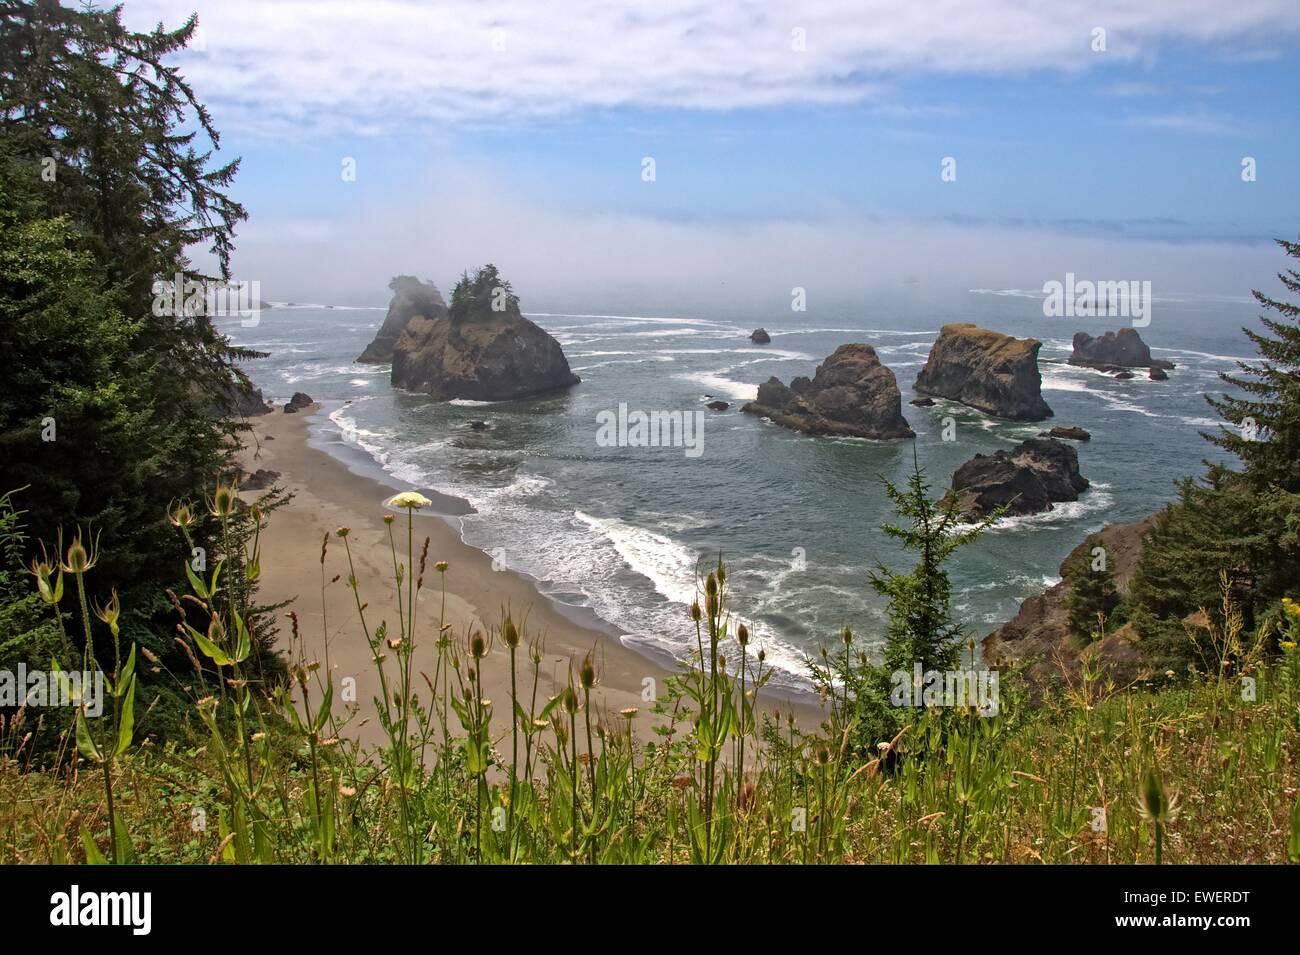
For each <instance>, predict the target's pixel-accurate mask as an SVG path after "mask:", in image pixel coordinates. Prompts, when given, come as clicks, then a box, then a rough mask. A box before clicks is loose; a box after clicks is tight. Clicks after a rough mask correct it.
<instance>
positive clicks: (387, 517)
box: [384, 514, 393, 524]
mask: <svg viewBox="0 0 1300 955" xmlns="http://www.w3.org/2000/svg"><path fill="white" fill-rule="evenodd" d="M384 523H385V524H391V523H393V515H392V514H385V515H384Z"/></svg>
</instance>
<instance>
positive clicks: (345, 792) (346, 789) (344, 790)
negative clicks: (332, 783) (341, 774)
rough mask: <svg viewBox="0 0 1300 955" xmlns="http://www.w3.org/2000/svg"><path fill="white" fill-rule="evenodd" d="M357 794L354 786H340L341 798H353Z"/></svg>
mask: <svg viewBox="0 0 1300 955" xmlns="http://www.w3.org/2000/svg"><path fill="white" fill-rule="evenodd" d="M356 794H357V791H356V789H355V788H354V787H352V786H342V785H340V786H339V795H340V796H348V797H351V796H355V795H356Z"/></svg>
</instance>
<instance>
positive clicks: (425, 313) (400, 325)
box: [357, 275, 447, 363]
mask: <svg viewBox="0 0 1300 955" xmlns="http://www.w3.org/2000/svg"><path fill="white" fill-rule="evenodd" d="M388 287H389V288H390V289H392V291H393V297H392V299H391V300H390V301H389V303H388V314H386V315H385V316H384V324H383V325H381V326H379V332H378V334H376V335H375V340H374V341H372V342H371V343H370V344H369V345H367V346H366V350H365V351H363V352H362V353H361V355H360V357H358V358H357V361H359V362H368V363H380V362H386V361H392V360H393V349H394V348H395V347H396V346H397V340H398V339H399V338H401V337H402V332H403V331H404V330H405V329H406V326H407V324H408V323H409V322H410V321H411V319H412V318H415V317H416V316H417V315H419V316H421V317H423V318H427V319H430V320H436V319H439V318H446V317H447V303H446V302H445V301H443V298H442V293H441V292H439V291H438V288H437V286H435V285H434V284H433V283H432V282H421V281H420V280H419V279H417V278H416V277H415V276H413V275H399V276H397V277H396V278H394V279H393V280H392V281H391V282H389V283H388Z"/></svg>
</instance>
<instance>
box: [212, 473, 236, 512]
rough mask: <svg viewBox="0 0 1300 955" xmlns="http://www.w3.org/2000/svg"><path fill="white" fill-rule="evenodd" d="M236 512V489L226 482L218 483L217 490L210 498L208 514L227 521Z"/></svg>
mask: <svg viewBox="0 0 1300 955" xmlns="http://www.w3.org/2000/svg"><path fill="white" fill-rule="evenodd" d="M234 510H235V489H234V488H233V487H231V486H230V485H229V484H227V483H226V482H225V481H218V482H217V489H216V491H214V492H213V494H212V497H210V498H208V513H209V514H211V515H212V516H213V517H216V518H219V519H220V520H223V521H224V520H226V519H228V518H229V517H230V515H231V514H232V513H234Z"/></svg>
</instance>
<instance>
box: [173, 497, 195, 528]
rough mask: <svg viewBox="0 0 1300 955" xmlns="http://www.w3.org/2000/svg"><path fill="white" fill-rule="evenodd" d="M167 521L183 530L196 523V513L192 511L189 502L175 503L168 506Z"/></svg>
mask: <svg viewBox="0 0 1300 955" xmlns="http://www.w3.org/2000/svg"><path fill="white" fill-rule="evenodd" d="M167 520H168V521H170V522H171V525H172V526H173V527H179V528H181V530H184V529H185V528H187V527H189V526H191V525H192V524H193V523H194V513H193V512H192V511H191V510H190V505H189V502H188V501H179V502H178V501H173V502H172V503H171V504H169V505H168V506H167Z"/></svg>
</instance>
